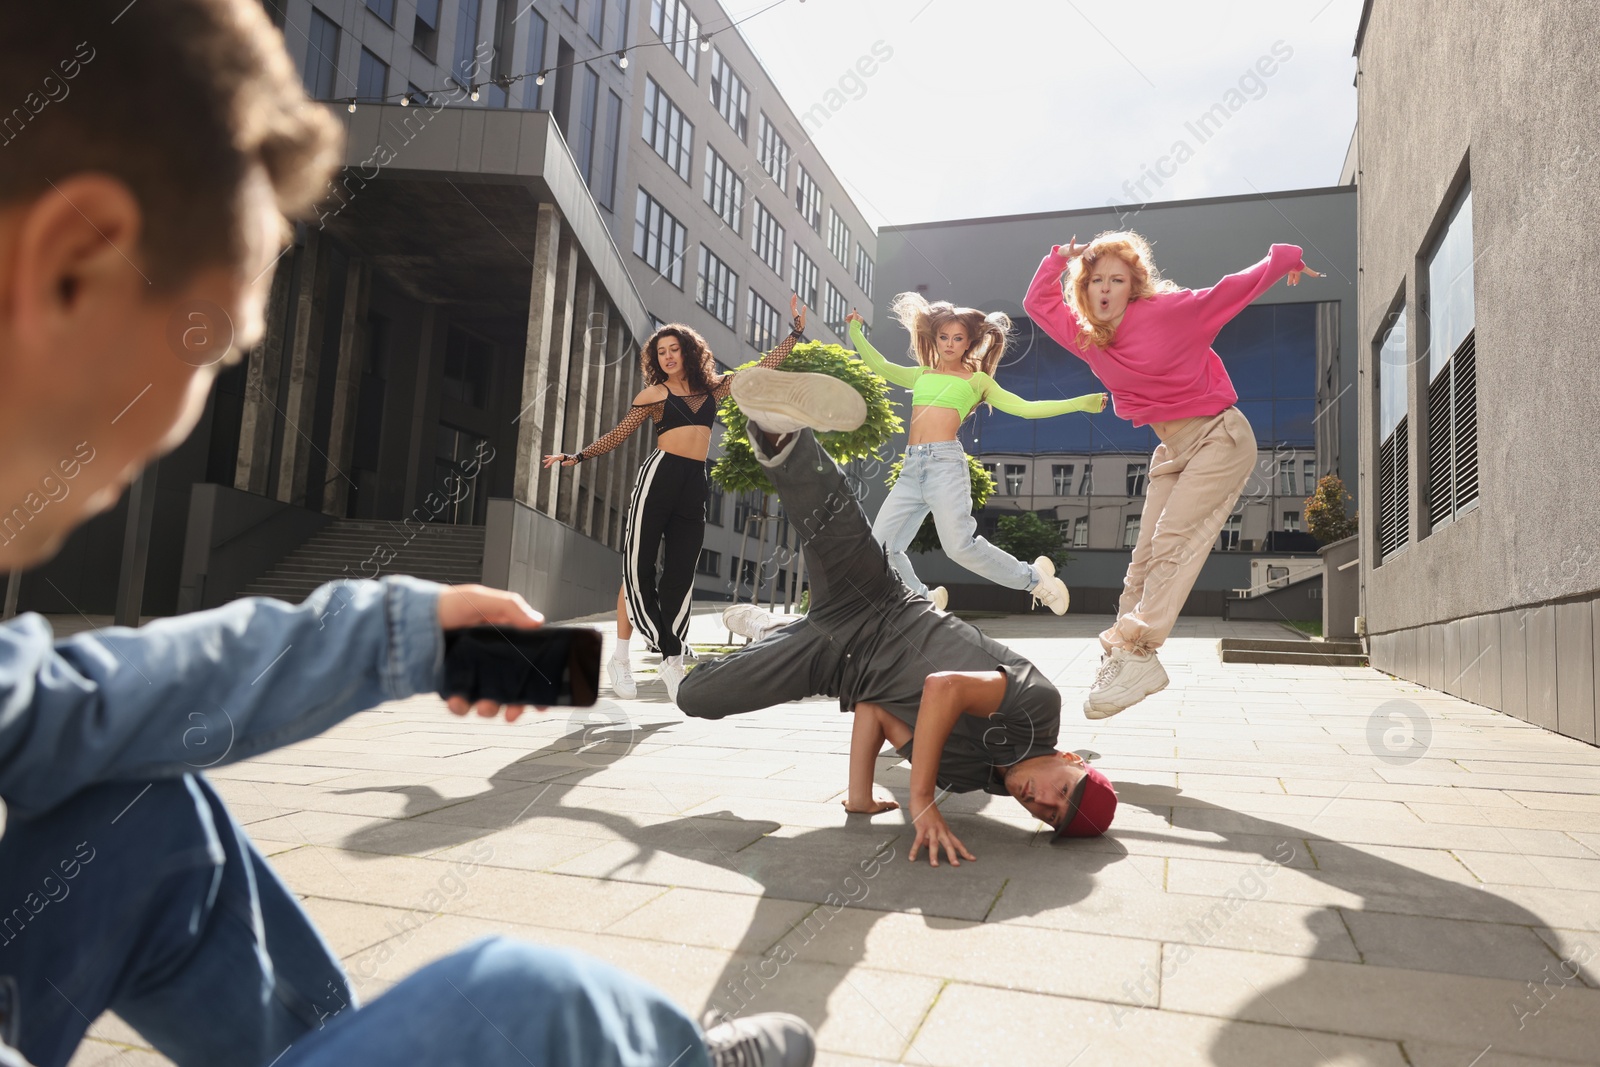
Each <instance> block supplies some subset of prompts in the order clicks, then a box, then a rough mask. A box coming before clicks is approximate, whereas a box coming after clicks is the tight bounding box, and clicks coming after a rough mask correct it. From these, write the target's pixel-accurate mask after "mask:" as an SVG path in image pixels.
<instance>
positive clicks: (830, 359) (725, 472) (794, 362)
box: [711, 341, 903, 493]
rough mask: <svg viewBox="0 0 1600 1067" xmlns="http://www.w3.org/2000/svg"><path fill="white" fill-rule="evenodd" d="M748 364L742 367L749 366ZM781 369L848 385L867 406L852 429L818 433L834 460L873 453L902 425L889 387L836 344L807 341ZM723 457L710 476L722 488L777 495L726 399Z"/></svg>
mask: <svg viewBox="0 0 1600 1067" xmlns="http://www.w3.org/2000/svg"><path fill="white" fill-rule="evenodd" d="M755 363H756V361H755V360H751V361H750V362H749V363H746V364H745V365H744V366H743V367H740V368H738V369H739V370H744V369H745V367H752V366H754V365H755ZM778 369H779V370H781V371H791V372H797V371H805V372H810V373H813V374H827V375H831V376H832V377H835V378H838V379H839V380H840V381H844V382H848V383H849V384H850V385H851V386H852V387H853V388H854V389H855V391H856V392H858V393H860V394H861V397H862V399H864V400H865V401H866V402H867V420H866V421H865V422H863V423H862V424H861V425H860V426H859V427H857V428H856V429H854V430H847V431H845V432H843V433H819V434H817V441H818V442H819V443H820V444H821V445H822V447H823V449H824V450H825V451H826V452H827V453H828V455H830V456H832V457H833V458H834V459H835V460H837V461H838V462H840V463H841V464H843V463H848V462H850V461H851V460H853V459H861V458H863V457H866V456H870V455H872V454H873V453H875V452H877V450H878V449H879V448H881V447H882V446H883V443H884V442H885V441H887V440H889V438H891V437H893V436H894V435H895V434H897V433H899V432H900V430H901V428H902V426H903V424H902V423H901V421H900V416H898V415H896V414H895V413H894V407H893V405H891V404H890V403H889V395H888V387H887V386H886V385H885V384H884V381H883V379H882V378H880V377H878V376H877V375H876V374H874V373H873V372H872V370H871V368H869V367H868V366H867V365H866V364H865V363H862V362H861V361H860V360H859V359H856V358H855V356H853V355H852V354H851V353H850V352H849V351H847V350H846V349H844V348H841V347H840V346H838V345H832V344H823V343H821V342H819V341H807V342H806V343H804V344H799V345H795V347H794V350H793V351H791V352H790V353H789V358H788V359H786V360H784V361H783V363H782V364H781V365H780V366H779V367H778ZM720 413H721V415H722V424H723V426H724V430H723V432H722V457H721V458H720V459H718V460H717V462H716V465H715V466H713V467H712V468H711V477H712V478H713V479H714V480H715V481H716V483H717V484H718V485H720V486H721V487H722V488H723V489H724V490H726V491H727V492H730V493H742V492H746V491H749V490H754V491H756V492H761V493H771V492H775V490H774V489H773V487H772V482H771V480H770V479H768V477H767V472H766V468H764V467H762V466H761V464H759V463H757V462H756V455H755V452H754V450H752V449H751V447H750V439H749V438H748V437H746V436H745V428H746V427H747V426H748V425H749V421H750V420H749V419H747V418H745V414H744V412H742V411H740V410H739V405H738V404H735V403H734V402H733V398H732V397H729V398H728V399H727V400H724V401H723V402H722V407H721V410H720Z"/></svg>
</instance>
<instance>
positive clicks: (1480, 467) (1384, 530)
mask: <svg viewBox="0 0 1600 1067" xmlns="http://www.w3.org/2000/svg"><path fill="white" fill-rule="evenodd" d="M1485 25H1494V26H1497V27H1500V29H1499V30H1497V32H1495V33H1494V34H1492V35H1488V36H1485V35H1484V34H1483V32H1482V28H1483V27H1484V26H1485ZM1597 40H1600V10H1597V9H1596V8H1595V6H1594V5H1593V4H1591V3H1585V2H1583V0H1552V2H1550V3H1545V4H1539V5H1535V6H1532V7H1529V6H1525V5H1513V4H1510V3H1507V2H1505V0H1492V2H1491V3H1489V4H1488V5H1487V6H1484V5H1479V6H1477V7H1475V8H1473V9H1471V10H1470V11H1469V10H1466V9H1456V8H1452V7H1449V6H1447V5H1417V4H1411V3H1404V2H1401V0H1367V3H1366V4H1365V6H1364V8H1363V10H1362V13H1361V22H1360V27H1359V30H1358V31H1357V37H1356V45H1355V54H1356V56H1357V59H1358V66H1359V72H1358V75H1357V83H1356V84H1357V89H1358V96H1357V100H1358V110H1357V129H1358V134H1359V136H1358V138H1357V140H1356V141H1355V142H1354V144H1353V152H1352V165H1351V166H1350V167H1349V168H1347V169H1348V170H1353V171H1354V175H1355V182H1356V187H1357V189H1358V190H1359V193H1358V205H1359V206H1358V220H1359V221H1358V226H1359V234H1360V238H1359V242H1360V243H1359V247H1360V255H1361V268H1362V273H1361V277H1360V285H1359V287H1358V302H1359V325H1358V327H1357V331H1358V334H1357V335H1358V338H1359V341H1360V344H1359V348H1358V350H1359V353H1360V363H1361V368H1362V375H1361V389H1360V392H1359V398H1360V412H1361V417H1360V434H1361V437H1360V448H1361V457H1362V458H1361V464H1362V469H1363V473H1364V476H1363V478H1362V483H1361V514H1362V517H1363V520H1364V521H1363V522H1362V524H1361V533H1360V536H1361V550H1360V555H1361V568H1360V570H1361V579H1362V605H1363V606H1362V614H1363V617H1364V619H1365V623H1366V631H1367V634H1368V637H1369V644H1370V648H1371V657H1372V664H1373V666H1375V667H1378V668H1380V669H1382V670H1385V671H1388V672H1390V673H1392V674H1395V675H1398V676H1399V677H1402V678H1405V679H1408V680H1411V681H1415V682H1418V683H1420V684H1422V685H1426V686H1428V687H1431V688H1434V689H1442V690H1444V691H1446V692H1449V693H1453V694H1455V695H1457V696H1460V697H1463V698H1465V699H1467V700H1470V701H1473V702H1475V703H1479V704H1484V705H1487V706H1488V707H1492V708H1498V709H1500V710H1502V711H1505V712H1507V713H1509V714H1511V715H1515V716H1517V717H1518V718H1522V719H1526V720H1527V721H1529V722H1532V723H1535V724H1537V725H1539V726H1543V727H1545V728H1547V729H1551V730H1556V731H1559V732H1561V733H1563V734H1567V735H1568V736H1571V737H1576V738H1579V739H1581V740H1584V741H1588V742H1590V743H1594V742H1595V741H1596V739H1597V727H1596V718H1597V708H1596V700H1595V681H1596V676H1597V674H1600V639H1597V637H1600V543H1597V541H1596V536H1595V532H1594V530H1595V522H1594V520H1595V515H1596V513H1597V509H1596V506H1595V503H1594V499H1593V492H1592V485H1593V480H1594V479H1593V473H1592V469H1591V464H1590V463H1589V456H1588V454H1589V451H1590V446H1591V445H1592V443H1593V442H1594V441H1595V439H1596V431H1595V426H1596V420H1595V412H1596V411H1600V362H1597V361H1596V358H1595V348H1594V346H1595V342H1594V324H1593V321H1592V318H1591V316H1592V314H1593V307H1592V305H1593V298H1592V293H1593V288H1594V287H1593V285H1592V284H1590V283H1589V281H1588V277H1587V273H1586V269H1585V267H1584V264H1585V263H1586V262H1587V261H1588V260H1589V259H1591V258H1592V253H1593V250H1594V249H1595V248H1596V244H1597V242H1596V235H1597V234H1600V202H1597V201H1596V199H1595V198H1594V197H1593V196H1592V195H1591V192H1592V190H1593V188H1594V184H1595V181H1596V178H1597V176H1600V130H1597V128H1596V126H1595V123H1594V114H1593V101H1594V99H1595V97H1596V95H1597V94H1600V67H1597V66H1596V64H1595V45H1596V41H1597ZM1479 342H1482V344H1480V343H1479ZM1480 354H1481V355H1482V356H1483V358H1482V360H1479V358H1478V356H1479V355H1480Z"/></svg>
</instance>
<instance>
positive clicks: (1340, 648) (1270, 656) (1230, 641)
mask: <svg viewBox="0 0 1600 1067" xmlns="http://www.w3.org/2000/svg"><path fill="white" fill-rule="evenodd" d="M1217 652H1218V653H1219V654H1220V655H1221V657H1222V662H1224V663H1297V664H1300V665H1301V666H1304V667H1365V666H1366V665H1367V654H1366V652H1365V651H1363V650H1362V648H1361V642H1360V641H1296V640H1293V639H1289V640H1284V641H1275V640H1272V639H1269V638H1248V637H1224V638H1223V639H1222V640H1220V641H1218V642H1217Z"/></svg>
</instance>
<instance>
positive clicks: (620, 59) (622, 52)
mask: <svg viewBox="0 0 1600 1067" xmlns="http://www.w3.org/2000/svg"><path fill="white" fill-rule="evenodd" d="M617 66H619V67H621V68H622V69H623V70H627V69H628V50H627V49H626V48H619V49H617Z"/></svg>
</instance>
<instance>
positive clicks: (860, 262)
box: [856, 244, 872, 300]
mask: <svg viewBox="0 0 1600 1067" xmlns="http://www.w3.org/2000/svg"><path fill="white" fill-rule="evenodd" d="M856 288H858V289H860V290H861V291H862V292H863V293H865V294H867V299H868V300H871V299H872V260H871V259H869V258H868V257H867V250H866V249H865V248H862V247H861V246H860V245H859V244H858V245H856Z"/></svg>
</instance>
